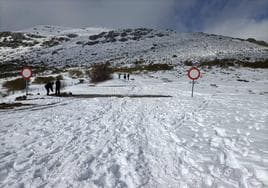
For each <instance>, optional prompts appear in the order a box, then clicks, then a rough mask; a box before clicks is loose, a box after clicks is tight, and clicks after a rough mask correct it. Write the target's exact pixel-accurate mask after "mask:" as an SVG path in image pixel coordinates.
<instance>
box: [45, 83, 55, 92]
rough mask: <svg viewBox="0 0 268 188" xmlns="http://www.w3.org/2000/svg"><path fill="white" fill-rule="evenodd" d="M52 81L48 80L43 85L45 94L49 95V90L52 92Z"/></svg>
mask: <svg viewBox="0 0 268 188" xmlns="http://www.w3.org/2000/svg"><path fill="white" fill-rule="evenodd" d="M53 84H54V83H53V82H48V83H47V84H46V85H45V88H46V90H47V95H49V91H50V90H51V92H53Z"/></svg>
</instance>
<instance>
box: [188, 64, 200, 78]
mask: <svg viewBox="0 0 268 188" xmlns="http://www.w3.org/2000/svg"><path fill="white" fill-rule="evenodd" d="M200 76H201V73H200V70H199V69H198V68H196V67H192V68H190V69H189V70H188V77H189V78H190V79H191V80H197V79H198V78H199V77H200Z"/></svg>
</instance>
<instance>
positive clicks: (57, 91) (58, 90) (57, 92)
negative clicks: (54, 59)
mask: <svg viewBox="0 0 268 188" xmlns="http://www.w3.org/2000/svg"><path fill="white" fill-rule="evenodd" d="M60 85H61V83H60V80H59V79H57V81H56V95H60Z"/></svg>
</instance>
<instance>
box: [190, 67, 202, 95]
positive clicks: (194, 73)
mask: <svg viewBox="0 0 268 188" xmlns="http://www.w3.org/2000/svg"><path fill="white" fill-rule="evenodd" d="M200 75H201V73H200V70H199V69H198V68H196V67H192V68H190V69H189V70H188V77H189V78H190V79H191V80H192V95H191V97H194V84H195V82H194V81H195V80H197V79H199V77H200Z"/></svg>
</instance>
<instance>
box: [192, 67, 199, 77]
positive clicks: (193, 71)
mask: <svg viewBox="0 0 268 188" xmlns="http://www.w3.org/2000/svg"><path fill="white" fill-rule="evenodd" d="M198 75H199V72H198V71H197V70H196V69H193V70H192V71H191V72H190V76H191V77H192V78H197V77H198Z"/></svg>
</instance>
